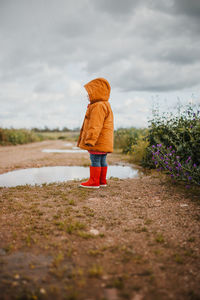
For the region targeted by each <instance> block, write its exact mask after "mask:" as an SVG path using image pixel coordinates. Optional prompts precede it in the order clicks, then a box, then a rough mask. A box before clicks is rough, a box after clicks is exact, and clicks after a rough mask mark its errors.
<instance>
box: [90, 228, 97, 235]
mask: <svg viewBox="0 0 200 300" xmlns="http://www.w3.org/2000/svg"><path fill="white" fill-rule="evenodd" d="M90 233H92V234H94V235H98V234H99V230H97V229H90Z"/></svg>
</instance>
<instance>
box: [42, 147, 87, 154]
mask: <svg viewBox="0 0 200 300" xmlns="http://www.w3.org/2000/svg"><path fill="white" fill-rule="evenodd" d="M74 148H75V147H74ZM42 152H47V153H82V152H87V150H81V149H79V148H78V149H43V150H42Z"/></svg>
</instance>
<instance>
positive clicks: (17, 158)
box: [0, 140, 122, 174]
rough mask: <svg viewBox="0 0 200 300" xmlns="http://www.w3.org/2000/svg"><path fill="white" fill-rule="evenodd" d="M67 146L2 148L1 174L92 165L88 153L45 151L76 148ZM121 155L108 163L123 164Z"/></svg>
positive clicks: (39, 144)
mask: <svg viewBox="0 0 200 300" xmlns="http://www.w3.org/2000/svg"><path fill="white" fill-rule="evenodd" d="M70 143H71V144H72V146H70V145H69V146H65V144H69V142H66V141H62V140H52V141H51V140H47V141H42V142H37V143H31V144H26V145H17V146H0V174H2V173H5V172H8V171H11V170H15V169H19V168H20V169H22V168H33V167H43V166H61V165H62V166H74V165H76V166H81V165H88V166H89V164H90V160H89V156H88V153H87V152H86V153H81V154H80V153H46V152H42V150H43V149H71V148H72V147H74V146H76V143H75V142H70ZM121 160H122V156H121V155H119V154H110V155H108V163H109V164H114V163H116V162H121Z"/></svg>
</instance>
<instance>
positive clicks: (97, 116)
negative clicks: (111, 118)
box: [85, 102, 107, 146]
mask: <svg viewBox="0 0 200 300" xmlns="http://www.w3.org/2000/svg"><path fill="white" fill-rule="evenodd" d="M106 114H107V111H106V107H105V106H104V105H103V104H102V103H100V102H98V103H96V104H95V105H94V106H93V107H91V111H90V118H89V123H88V129H87V134H86V139H85V144H91V145H92V146H94V145H95V144H96V142H97V140H98V137H99V134H100V133H101V130H102V127H103V123H104V120H105V117H106Z"/></svg>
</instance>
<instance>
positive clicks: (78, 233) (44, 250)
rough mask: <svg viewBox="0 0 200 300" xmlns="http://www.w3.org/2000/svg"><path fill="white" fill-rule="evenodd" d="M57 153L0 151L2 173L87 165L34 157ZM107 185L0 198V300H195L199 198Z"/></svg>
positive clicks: (164, 187)
mask: <svg viewBox="0 0 200 300" xmlns="http://www.w3.org/2000/svg"><path fill="white" fill-rule="evenodd" d="M64 143H66V142H63V141H45V142H41V143H34V144H29V145H25V146H24V145H23V146H17V147H16V146H15V147H13V146H11V147H1V148H0V166H1V173H3V172H5V171H8V170H12V169H16V168H24V167H25V168H26V167H33V166H47V165H79V164H80V165H87V164H89V159H88V154H87V153H86V154H84V153H81V154H80V153H79V154H70V155H69V154H68V153H67V154H60V153H58V154H53V153H43V152H41V149H43V148H52V149H53V148H59V149H62V147H63V149H64V148H66V146H64ZM108 159H109V163H115V162H118V163H119V162H120V160H121V156H120V155H117V154H112V155H110V156H109V157H108ZM108 182H109V186H108V187H107V188H101V189H99V190H95V191H93V190H92V191H91V190H86V189H81V188H78V184H79V182H76V181H71V182H66V183H60V184H49V185H46V184H44V185H43V186H41V187H39V186H35V187H33V186H32V187H31V186H19V187H15V188H0V208H1V210H0V228H1V231H0V291H1V292H0V299H4V300H5V299H6V300H7V299H68V300H69V299H71V300H73V299H74V300H76V299H88V300H89V299H91V300H96V299H99V300H103V299H104V300H118V299H130V300H146V299H147V300H156V299H158V300H160V299H161V300H162V299H166V300H167V299H175V300H179V299H180V300H182V299H191V300H197V299H200V285H199V282H200V273H199V269H200V261H199V245H200V237H199V231H200V228H199V220H200V207H199V204H198V203H199V201H198V200H199V196H198V195H196V194H194V193H191V192H190V191H187V192H186V191H185V190H184V189H182V188H181V187H176V186H175V185H172V184H170V183H169V182H167V181H166V180H164V179H162V180H161V179H159V178H158V176H144V177H142V178H138V179H127V180H113V179H112V180H109V181H108Z"/></svg>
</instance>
